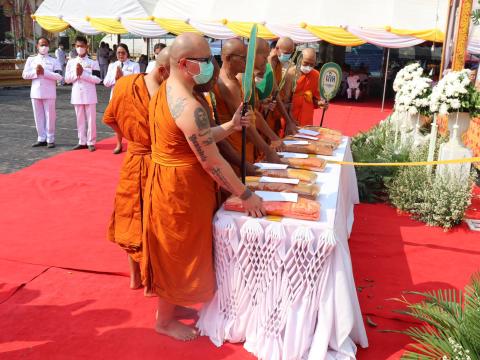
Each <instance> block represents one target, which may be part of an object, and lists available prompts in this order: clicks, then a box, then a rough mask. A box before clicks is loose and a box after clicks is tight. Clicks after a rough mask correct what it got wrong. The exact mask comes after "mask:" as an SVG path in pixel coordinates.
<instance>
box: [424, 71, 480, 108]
mask: <svg viewBox="0 0 480 360" xmlns="http://www.w3.org/2000/svg"><path fill="white" fill-rule="evenodd" d="M470 75H471V71H470V70H468V69H464V70H461V71H450V72H449V73H447V74H446V75H445V76H444V77H443V78H442V79H441V80H440V81H439V82H438V84H437V85H436V86H435V87H434V88H433V91H432V95H431V96H430V111H431V112H432V113H438V114H440V115H448V114H449V113H452V112H457V111H458V112H468V113H470V114H471V115H472V116H475V115H476V114H477V113H478V110H479V104H478V100H479V99H478V93H477V91H476V90H475V87H474V85H473V84H472V82H471V81H470Z"/></svg>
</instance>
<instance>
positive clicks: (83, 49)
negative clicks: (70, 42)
mask: <svg viewBox="0 0 480 360" xmlns="http://www.w3.org/2000/svg"><path fill="white" fill-rule="evenodd" d="M75 50H77V54H78V55H80V56H82V55H85V54H86V52H87V49H85V48H83V47H80V46H77V47H76V48H75Z"/></svg>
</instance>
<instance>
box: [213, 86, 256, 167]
mask: <svg viewBox="0 0 480 360" xmlns="http://www.w3.org/2000/svg"><path fill="white" fill-rule="evenodd" d="M239 86H240V84H239ZM213 93H214V95H215V102H216V108H217V113H218V120H219V121H220V123H221V124H224V123H226V122H228V121H230V120H232V117H233V114H232V113H231V112H230V111H229V109H228V106H227V103H226V102H225V100H224V96H225V95H222V93H221V91H220V88H219V86H218V84H216V85H215V87H214V88H213ZM227 140H228V142H229V143H230V144H231V145H232V146H233V147H234V148H235V150H237V151H238V153H239V154H241V153H242V132H241V131H236V132H234V133H233V134H232V135H230V136H229V137H228V138H227ZM246 159H247V162H249V163H253V162H255V146H254V145H253V143H252V142H251V141H249V140H248V139H247V148H246Z"/></svg>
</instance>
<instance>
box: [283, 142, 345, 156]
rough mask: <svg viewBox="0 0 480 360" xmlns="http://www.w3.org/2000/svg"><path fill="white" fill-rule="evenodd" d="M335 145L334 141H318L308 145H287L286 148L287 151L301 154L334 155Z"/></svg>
mask: <svg viewBox="0 0 480 360" xmlns="http://www.w3.org/2000/svg"><path fill="white" fill-rule="evenodd" d="M335 147H336V146H335V145H334V144H332V143H326V142H320V141H318V142H314V143H309V144H307V145H285V146H284V149H285V151H287V152H293V153H300V154H314V155H332V154H333V150H335Z"/></svg>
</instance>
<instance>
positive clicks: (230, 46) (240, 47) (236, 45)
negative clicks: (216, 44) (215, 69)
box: [222, 39, 246, 59]
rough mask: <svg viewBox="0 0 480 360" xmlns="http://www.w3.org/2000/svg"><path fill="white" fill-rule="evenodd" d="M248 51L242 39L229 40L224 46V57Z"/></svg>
mask: <svg viewBox="0 0 480 360" xmlns="http://www.w3.org/2000/svg"><path fill="white" fill-rule="evenodd" d="M238 52H246V46H245V44H244V43H243V41H242V40H240V39H230V40H227V41H226V42H225V43H224V44H223V47H222V59H223V57H224V56H227V55H232V54H236V53H238Z"/></svg>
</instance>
